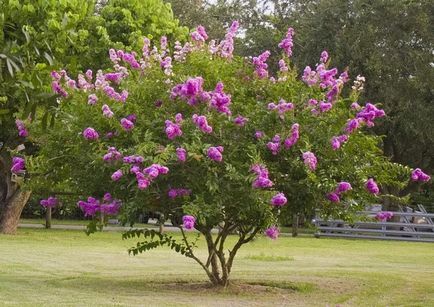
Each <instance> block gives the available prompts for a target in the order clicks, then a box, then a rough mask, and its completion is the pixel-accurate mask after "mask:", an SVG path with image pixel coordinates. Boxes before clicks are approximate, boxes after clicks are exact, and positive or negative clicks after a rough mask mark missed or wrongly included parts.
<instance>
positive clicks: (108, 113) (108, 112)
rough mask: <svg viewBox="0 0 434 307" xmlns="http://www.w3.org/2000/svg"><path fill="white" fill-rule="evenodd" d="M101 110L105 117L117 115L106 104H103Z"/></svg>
mask: <svg viewBox="0 0 434 307" xmlns="http://www.w3.org/2000/svg"><path fill="white" fill-rule="evenodd" d="M101 110H102V115H103V116H104V117H107V118H112V117H113V115H115V114H114V113H113V112H112V110H110V107H109V106H108V105H106V104H105V105H103V106H102V108H101Z"/></svg>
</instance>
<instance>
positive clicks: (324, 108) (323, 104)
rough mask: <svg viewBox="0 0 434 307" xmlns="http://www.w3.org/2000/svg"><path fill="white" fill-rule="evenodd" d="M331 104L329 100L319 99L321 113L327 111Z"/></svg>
mask: <svg viewBox="0 0 434 307" xmlns="http://www.w3.org/2000/svg"><path fill="white" fill-rule="evenodd" d="M332 106H333V105H332V104H331V103H329V102H324V101H320V103H319V110H320V112H321V113H324V112H327V111H329V110H330V109H331V108H332Z"/></svg>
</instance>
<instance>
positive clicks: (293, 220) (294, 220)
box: [292, 213, 298, 237]
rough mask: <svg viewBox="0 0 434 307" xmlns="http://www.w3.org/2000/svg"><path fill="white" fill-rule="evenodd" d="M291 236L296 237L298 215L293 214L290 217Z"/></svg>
mask: <svg viewBox="0 0 434 307" xmlns="http://www.w3.org/2000/svg"><path fill="white" fill-rule="evenodd" d="M292 236H293V237H296V236H298V214H297V213H295V214H293V215H292Z"/></svg>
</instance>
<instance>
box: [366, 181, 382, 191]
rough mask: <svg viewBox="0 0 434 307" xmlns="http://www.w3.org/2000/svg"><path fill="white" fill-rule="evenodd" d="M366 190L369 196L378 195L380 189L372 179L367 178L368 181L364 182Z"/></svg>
mask: <svg viewBox="0 0 434 307" xmlns="http://www.w3.org/2000/svg"><path fill="white" fill-rule="evenodd" d="M365 186H366V189H367V190H368V191H369V193H371V194H378V193H380V189H379V188H378V185H377V183H376V182H375V181H374V179H373V178H369V179H368V181H366V184H365Z"/></svg>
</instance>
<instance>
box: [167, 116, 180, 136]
mask: <svg viewBox="0 0 434 307" xmlns="http://www.w3.org/2000/svg"><path fill="white" fill-rule="evenodd" d="M165 124H166V130H165V131H166V135H167V137H168V138H169V140H173V139H175V138H176V137H178V136H181V135H182V130H181V127H180V125H178V124H175V123H173V122H172V121H170V120H166V121H165Z"/></svg>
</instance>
